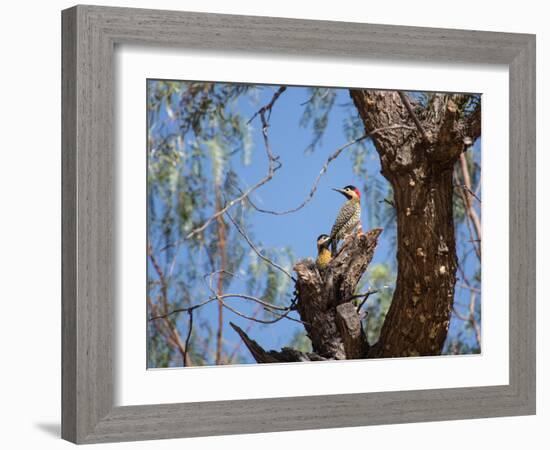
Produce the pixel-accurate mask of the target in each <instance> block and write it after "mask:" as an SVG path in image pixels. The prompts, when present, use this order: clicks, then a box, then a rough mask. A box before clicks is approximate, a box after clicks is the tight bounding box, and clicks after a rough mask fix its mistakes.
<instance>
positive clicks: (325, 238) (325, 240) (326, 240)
mask: <svg viewBox="0 0 550 450" xmlns="http://www.w3.org/2000/svg"><path fill="white" fill-rule="evenodd" d="M329 244H330V236H329V235H328V234H321V235H319V237H318V238H317V249H318V250H320V249H322V248H328V246H329Z"/></svg>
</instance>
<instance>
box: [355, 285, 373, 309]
mask: <svg viewBox="0 0 550 450" xmlns="http://www.w3.org/2000/svg"><path fill="white" fill-rule="evenodd" d="M377 292H378V290H377V289H372V290H370V289H369V290H368V291H367V292H365V293H364V294H357V295H353V296H352V297H350V300H353V299H354V298H361V297H363V300H362V301H361V303H359V305H358V306H357V312H359V311H361V308H362V307H363V305H364V304H365V302H366V301H367V300H368V299H369V296H371V295H372V294H376V293H377Z"/></svg>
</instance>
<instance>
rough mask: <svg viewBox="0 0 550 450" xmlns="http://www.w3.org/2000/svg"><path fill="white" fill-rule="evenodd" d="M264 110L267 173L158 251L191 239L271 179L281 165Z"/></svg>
mask: <svg viewBox="0 0 550 450" xmlns="http://www.w3.org/2000/svg"><path fill="white" fill-rule="evenodd" d="M271 106H273V105H271ZM269 110H271V109H269ZM265 111H266V110H264V108H262V109H260V111H258V113H259V114H260V117H261V119H262V135H263V140H264V145H265V152H266V155H267V159H268V169H267V174H266V175H265V176H264V177H263V178H262V179H260V180H259V181H258V182H257V183H255V184H254V185H253V186H252V187H250V188H248V189H247V190H246V191H244V192H243V191H241V195H239V196H238V197H236V198H234V199H233V200H231V201H229V202H227V203H226V205H225V206H224V207H223V208H221V209H220V210H218V211H216V213H214V214H212V215H211V216H210V217H209V218H208V219H206V220H205V221H204V222H203V223H202V225H200V226H199V227H197V228H195V229H193V230H191V231H190V232H189V233H187V234H186V235H185V236H184V238H183V239H179V240H178V241H176V242H174V243H172V244H169V245H166V246H164V247H163V248H162V249H160V251H164V250H166V249H168V248H170V247H174V246H176V245H178V244H179V243H181V242H182V241H185V240H188V239H191V238H192V237H193V236H195V235H196V234H198V233H201V232H203V231H204V230H205V229H206V228H207V227H208V225H210V224H211V223H212V222H213V221H214V220H216V219H217V218H218V217H219V216H221V215H223V214H225V213H226V211H228V210H229V209H231V208H232V207H233V206H235V205H236V204H237V203H240V202H242V201H243V200H244V199H246V198H247V197H248V196H249V195H250V194H251V193H252V192H254V191H255V190H256V189H258V188H260V187H261V186H263V185H264V184H266V183H268V182H269V181H271V179H272V178H273V176H274V175H275V172H276V171H277V170H279V169H280V168H281V167H282V164H281V162H280V161H279V156H275V155H274V154H273V151H272V150H271V144H270V143H269V137H268V135H267V130H268V128H269V125H268V122H267V120H266V118H265Z"/></svg>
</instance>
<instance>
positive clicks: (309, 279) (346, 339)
mask: <svg viewBox="0 0 550 450" xmlns="http://www.w3.org/2000/svg"><path fill="white" fill-rule="evenodd" d="M381 231H382V230H381V229H380V228H376V229H374V230H370V231H368V232H367V233H363V232H361V231H359V232H358V233H354V234H353V235H350V236H349V237H348V238H347V239H346V240H345V241H344V243H343V244H342V247H341V249H340V251H339V253H338V255H337V256H336V257H335V258H333V260H332V261H331V262H330V264H329V265H328V267H327V268H326V269H325V270H324V271H323V272H322V273H320V272H319V270H317V267H316V266H315V263H314V261H313V260H311V259H309V258H308V259H304V260H301V261H298V262H297V263H296V264H295V265H294V270H295V272H296V274H297V275H298V278H297V282H296V292H297V302H296V310H297V312H298V314H299V315H300V319H301V320H302V321H303V322H304V327H305V329H306V332H307V335H308V337H309V338H310V340H311V343H312V347H313V352H312V353H303V352H299V351H297V350H294V349H290V348H283V349H282V350H281V351H279V352H277V351H265V350H264V349H263V348H262V347H261V346H260V345H259V344H258V343H257V342H256V341H254V340H252V339H251V338H249V337H248V336H247V335H246V333H245V332H244V331H243V330H241V329H240V328H239V327H237V326H236V325H234V324H231V326H232V327H233V329H235V331H236V332H237V333H238V334H239V336H240V337H241V339H242V340H243V341H244V343H245V344H246V346H247V348H248V350H249V351H250V353H251V354H252V356H253V357H254V359H255V360H256V361H257V362H261V363H269V362H290V361H322V360H327V359H358V358H366V357H367V354H368V349H369V346H368V342H367V339H366V335H365V332H364V330H363V328H362V325H361V320H360V317H359V311H357V308H356V307H355V305H354V300H355V299H356V298H357V297H356V295H355V289H356V287H357V284H358V283H359V280H360V279H361V276H362V275H363V273H364V272H365V270H366V269H367V267H368V265H369V263H370V261H371V260H372V257H373V255H374V250H375V248H376V244H377V242H378V236H379V235H380V233H381Z"/></svg>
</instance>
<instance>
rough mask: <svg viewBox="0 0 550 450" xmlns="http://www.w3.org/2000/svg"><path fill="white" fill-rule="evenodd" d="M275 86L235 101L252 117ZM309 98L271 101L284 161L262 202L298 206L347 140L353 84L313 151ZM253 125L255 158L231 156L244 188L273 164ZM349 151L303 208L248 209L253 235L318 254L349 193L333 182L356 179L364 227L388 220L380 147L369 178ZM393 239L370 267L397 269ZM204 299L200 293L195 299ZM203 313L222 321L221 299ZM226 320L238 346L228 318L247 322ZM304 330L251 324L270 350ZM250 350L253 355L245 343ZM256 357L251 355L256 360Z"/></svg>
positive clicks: (459, 298)
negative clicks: (379, 191) (373, 189)
mask: <svg viewBox="0 0 550 450" xmlns="http://www.w3.org/2000/svg"><path fill="white" fill-rule="evenodd" d="M276 88H277V87H276V86H275V87H270V86H265V87H263V89H262V90H261V93H260V95H259V98H258V101H257V103H252V102H251V101H250V99H249V97H248V96H243V97H242V98H241V99H240V100H239V101H238V103H237V108H238V110H239V112H240V113H241V114H242V115H243V116H244V117H246V118H248V117H252V115H253V114H254V112H255V111H256V110H257V109H258V108H259V107H261V106H262V105H264V104H266V103H268V102H269V100H270V99H271V97H272V95H273V92H274V91H275V90H276ZM309 97H310V94H309V91H308V90H307V89H306V88H298V87H293V88H288V89H287V90H286V91H285V92H284V94H283V95H281V97H280V98H279V99H278V101H277V102H276V104H275V106H274V108H273V112H272V115H271V118H270V129H269V138H270V142H271V146H272V149H273V152H274V153H275V154H276V155H278V156H279V157H280V161H281V162H282V167H281V169H280V170H279V171H277V172H276V174H275V177H274V178H273V179H272V180H271V181H270V182H269V183H268V184H266V185H264V186H262V187H260V188H259V189H258V190H257V191H255V192H254V193H253V194H252V196H251V198H252V199H253V201H254V202H255V203H256V204H257V205H258V206H260V207H263V208H267V209H271V210H287V209H289V208H292V207H295V206H297V205H299V204H300V203H301V202H302V201H303V200H304V199H305V198H306V196H307V195H308V193H309V191H310V189H311V187H312V185H313V182H314V180H315V178H316V177H317V175H318V174H319V171H320V169H321V167H322V166H323V164H324V163H325V161H326V159H327V157H328V155H329V154H330V153H332V152H334V151H335V149H337V148H338V147H340V146H342V145H343V144H345V143H346V142H348V140H349V138H347V137H346V136H345V133H344V131H343V127H342V123H343V121H344V119H345V118H346V117H347V116H348V115H349V111H350V110H349V109H346V108H345V107H344V106H342V105H344V104H346V103H349V102H350V98H349V94H348V91H347V90H345V89H341V90H338V94H337V99H336V105H335V107H334V108H333V109H332V112H331V115H330V120H329V125H328V127H327V130H326V133H325V135H324V137H323V139H322V142H321V144H320V146H319V147H318V148H317V149H316V150H315V151H314V152H312V153H311V152H310V153H306V152H305V151H304V150H305V149H306V147H307V146H308V144H309V143H310V142H311V139H312V131H311V129H310V128H303V127H300V125H299V122H300V118H301V117H302V114H303V110H304V107H305V106H303V105H302V104H303V103H304V102H306V101H307V100H308V99H309ZM161 117H162V116H161ZM252 126H253V128H254V131H253V133H252V137H253V146H252V154H251V160H250V164H249V165H244V164H243V162H242V158H241V156H240V155H236V156H234V157H233V168H234V170H235V171H236V173H237V175H238V177H239V179H240V181H241V183H242V186H243V187H246V186H251V185H253V184H254V183H256V182H257V180H259V179H260V178H262V177H263V176H264V175H265V173H266V170H267V158H266V155H265V151H264V146H263V145H264V144H263V140H262V136H261V132H260V120H259V118H256V119H255V120H254V121H253V122H252ZM473 151H474V152H477V153H478V154H479V152H480V148H479V142H476V145H475V146H474V148H473ZM350 155H351V148H350V149H346V150H345V151H344V152H343V153H342V154H341V155H340V157H339V158H338V159H336V160H335V161H333V162H332V163H331V165H330V166H329V170H328V172H327V173H326V174H325V175H324V177H323V178H322V179H321V181H320V183H319V186H318V190H317V192H316V194H315V196H314V198H313V199H312V201H311V202H309V203H308V204H307V205H306V206H305V207H304V208H303V209H301V210H299V211H298V212H296V213H293V214H289V215H284V216H274V215H269V214H260V213H255V212H254V213H252V214H250V219H249V220H248V224H249V226H250V229H251V230H252V232H253V235H254V240H255V242H258V243H261V245H262V246H263V247H266V248H280V247H284V246H290V247H291V248H292V251H293V254H294V256H295V258H296V259H301V258H305V257H315V253H316V245H315V239H316V237H317V236H318V235H319V234H321V233H328V232H329V231H330V228H331V226H332V223H333V221H334V218H335V215H336V214H337V212H338V209H339V208H340V206H341V205H342V203H343V201H344V200H345V199H344V198H343V197H342V196H341V195H340V194H338V193H336V192H334V191H333V190H332V189H331V188H334V187H343V186H345V185H348V184H353V185H356V186H358V187H359V188H362V187H363V186H366V187H367V194H365V193H364V198H363V201H362V210H363V214H362V223H363V228H364V229H368V228H372V227H375V226H382V225H383V224H382V223H377V221H376V218H375V217H372V214H369V209H371V208H377V207H378V208H379V207H387V206H385V205H382V206H381V205H379V204H378V205H375V204H374V203H373V201H372V199H371V198H369V196H368V191H369V185H372V184H373V183H382V184H383V185H385V186H387V185H388V182H387V181H386V180H385V179H384V178H383V177H382V176H381V175H380V173H379V172H380V162H379V158H378V154H377V153H376V151H375V150H374V148H373V146H372V144H371V143H370V142H368V143H367V156H366V166H367V167H368V175H367V179H366V180H365V177H364V176H358V175H356V174H355V173H354V172H353V170H352V161H351V157H350ZM461 236H467V234H465V230H464V229H459V230H458V233H457V241H458V246H459V254H460V250H462V248H461V246H463V245H469V244H468V243H465V242H464V240H465V239H461ZM394 239H395V233H394V230H393V228H392V227H389V228H388V229H385V231H384V232H383V233H382V235H381V237H380V240H379V245H378V247H377V250H376V252H375V256H374V259H373V262H372V263H371V266H372V265H373V264H376V263H377V262H383V263H386V264H389V265H390V266H392V267H393V268H394V269H395V264H396V263H395V246H394ZM184 258H185V256H184V254H183V253H182V256H181V259H182V262H183V259H184ZM464 268H465V270H466V272H467V273H468V274H472V273H474V272H475V271H476V270H477V269H478V261H477V259H476V258H474V257H473V255H470V256H469V257H467V258H466V261H465V265H464ZM228 290H229V291H231V292H243V293H246V285H245V283H244V282H243V281H241V280H239V279H235V280H234V281H233V282H232V285H231V287H230V288H229V289H228ZM288 291H289V295H290V294H291V293H292V288H291V287H289V289H288ZM468 299H469V293H468V292H465V291H464V290H462V289H457V291H456V295H455V303H457V304H467V302H468ZM200 300H201V299H196V301H197V302H199V301H200ZM231 302H232V303H231V304H232V305H235V307H237V308H238V309H239V310H241V311H243V312H244V313H247V314H250V313H252V311H253V309H254V308H253V306H252V305H250V304H247V303H246V302H244V301H240V300H233V301H231ZM463 310H464V309H462V311H463ZM202 315H203V317H206V318H207V319H206V320H212V321H213V322H215V321H216V320H217V305H216V304H215V303H212V304H210V305H208V306H206V307H204V308H203V311H202ZM296 317H297V316H296ZM224 321H225V330H224V335H225V339H226V340H227V345H228V347H229V348H232V346H233V345H236V344H237V343H238V342H239V338H238V336H237V335H236V333H235V332H234V331H233V329H231V328H230V327H229V321H233V322H235V323H236V324H238V325H239V326H241V327H242V328H246V327H247V326H248V325H249V322H248V321H247V320H245V319H242V318H240V317H237V316H235V315H234V314H232V313H231V312H229V311H227V310H226V311H225V313H224ZM459 325H461V324H460V323H459V322H458V321H457V320H456V319H455V318H454V319H453V320H452V322H451V329H450V335H454V334H455V333H456V332H457V330H458V326H459ZM179 327H180V332H181V334H182V335H183V336H185V335H186V332H187V317H186V315H181V320H180V322H179ZM298 330H302V325H300V324H298V323H295V322H290V321H287V320H282V321H279V322H277V323H276V324H272V325H260V324H256V325H254V327H253V328H252V329H251V330H250V332H249V335H250V336H251V337H252V338H253V339H256V340H257V341H258V342H259V343H260V344H261V345H262V346H263V347H264V348H266V349H279V348H280V347H281V346H284V345H287V344H288V342H289V340H290V338H291V337H292V336H293V335H294V333H295V332H296V331H298ZM467 339H471V337H467ZM243 348H244V346H243ZM244 353H245V354H247V352H246V350H245V351H244ZM250 361H252V360H251V359H250Z"/></svg>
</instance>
